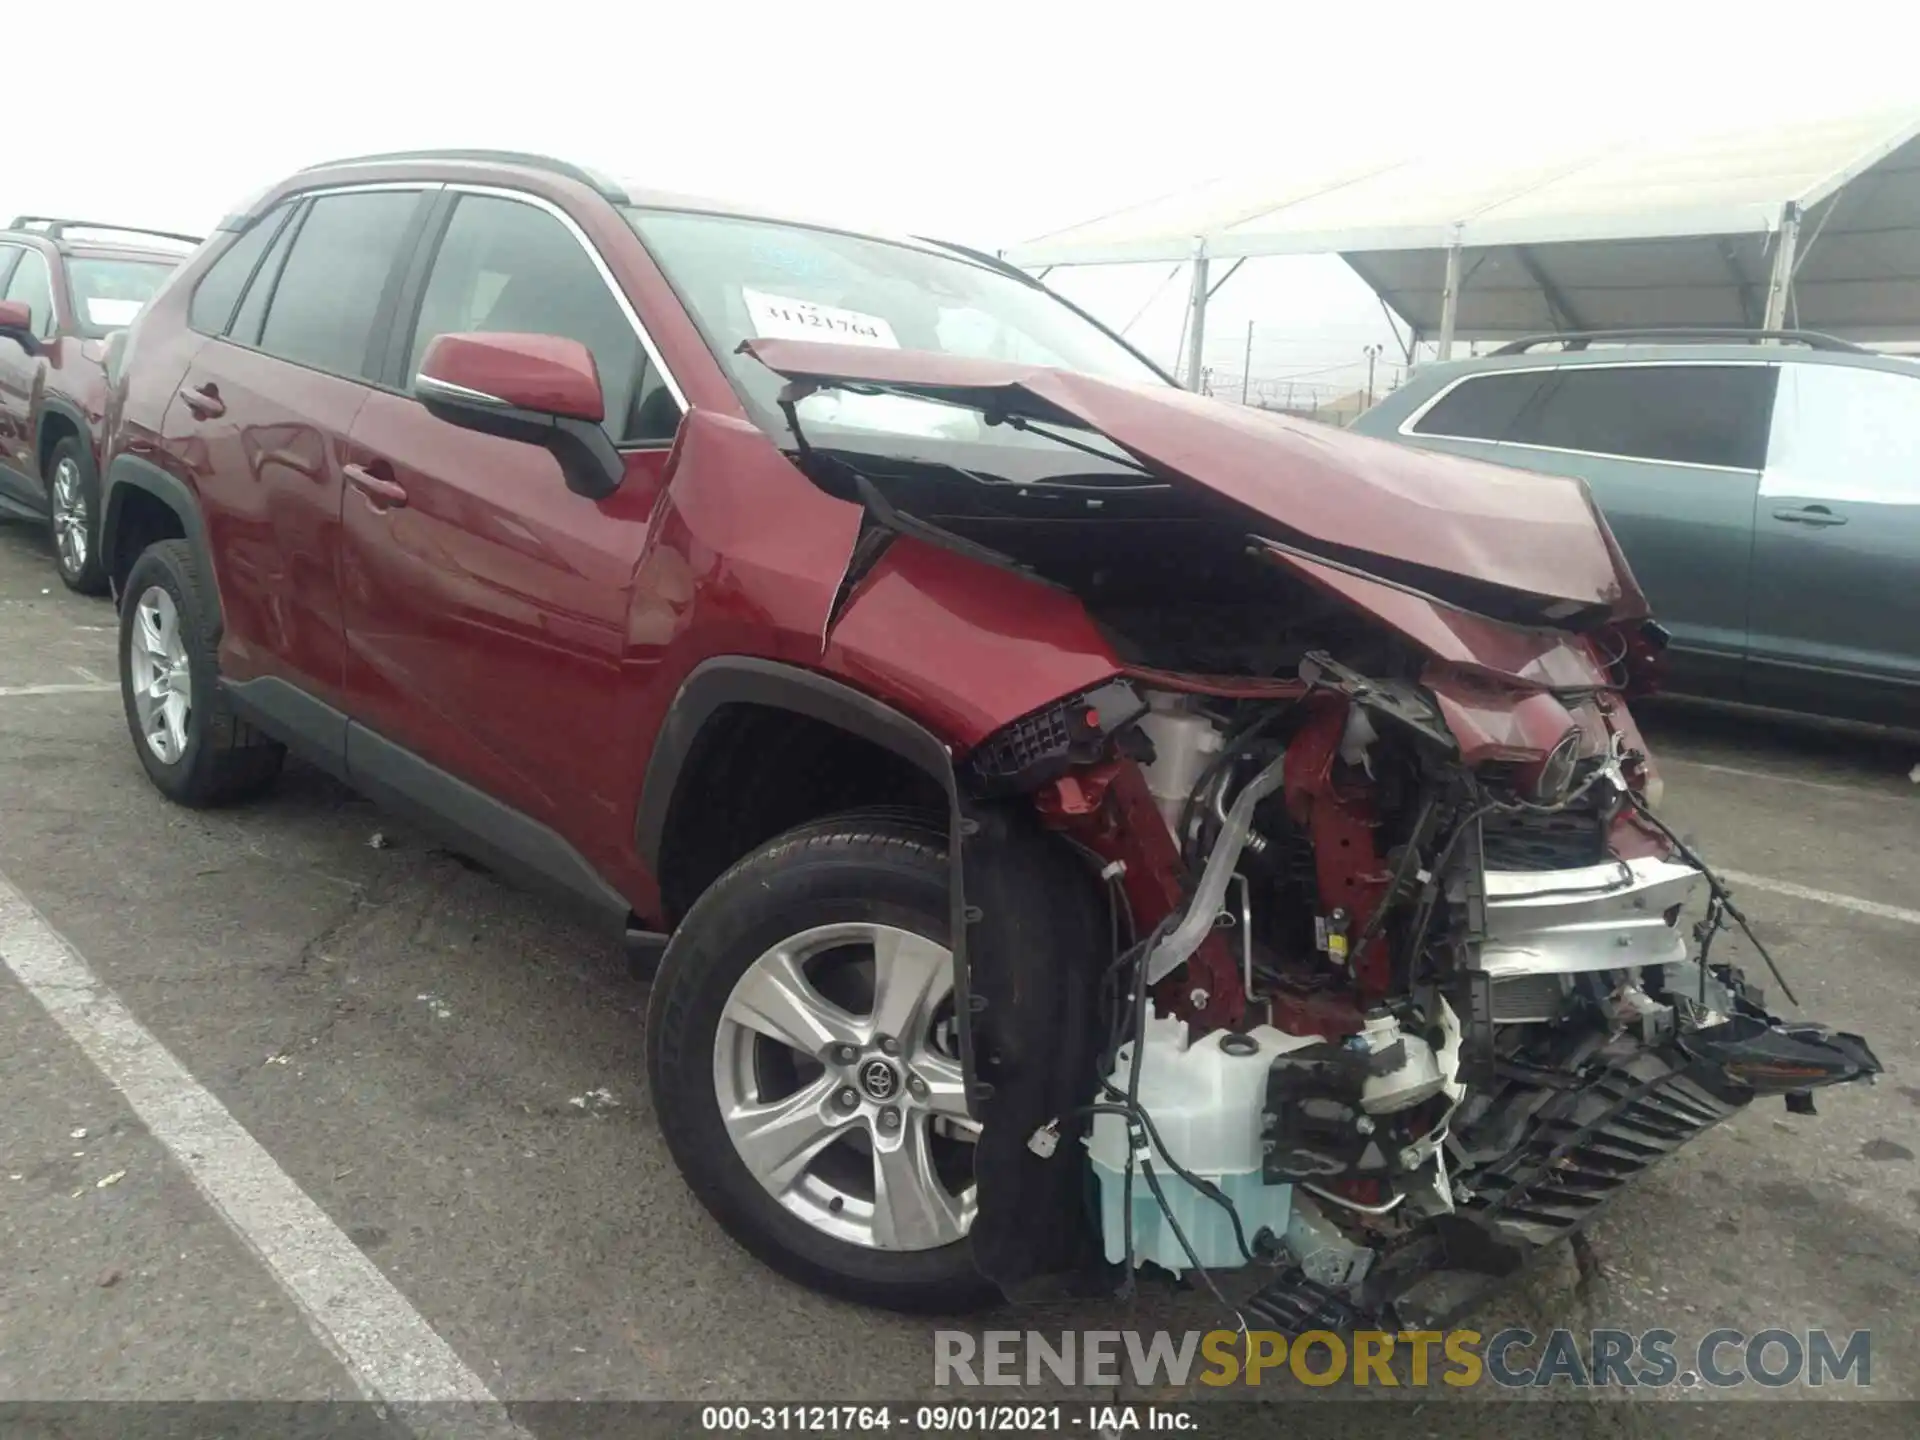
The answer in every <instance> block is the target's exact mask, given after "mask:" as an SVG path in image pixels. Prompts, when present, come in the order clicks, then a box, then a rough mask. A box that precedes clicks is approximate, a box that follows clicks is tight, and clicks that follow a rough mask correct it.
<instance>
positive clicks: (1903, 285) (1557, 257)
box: [1003, 107, 1920, 383]
mask: <svg viewBox="0 0 1920 1440" xmlns="http://www.w3.org/2000/svg"><path fill="white" fill-rule="evenodd" d="M1328 253H1333V254H1338V255H1340V256H1342V257H1343V258H1344V259H1345V260H1346V262H1347V263H1348V264H1349V265H1350V266H1352V268H1353V269H1354V271H1355V272H1356V273H1357V274H1358V275H1359V276H1360V278H1361V279H1363V280H1364V281H1366V282H1367V284H1368V285H1369V286H1371V287H1372V289H1373V290H1374V292H1375V293H1376V294H1377V295H1378V296H1379V297H1380V299H1381V301H1382V302H1383V303H1384V304H1385V305H1387V306H1388V307H1390V308H1391V310H1392V311H1393V312H1394V313H1395V314H1397V315H1398V316H1399V317H1400V318H1401V319H1402V320H1403V321H1404V322H1405V323H1406V324H1407V326H1408V329H1409V332H1410V335H1409V339H1408V341H1407V350H1408V358H1409V359H1411V358H1412V347H1413V345H1414V344H1416V343H1418V342H1419V341H1422V340H1433V341H1436V342H1437V344H1438V350H1439V354H1440V356H1441V358H1442V359H1444V358H1446V357H1447V355H1448V354H1449V352H1450V351H1451V349H1452V344H1453V341H1454V340H1455V339H1474V340H1498V339H1512V338H1515V337H1517V336H1521V335H1535V334H1542V333H1548V332H1553V331H1571V330H1645V329H1652V328H1662V327H1670V326H1692V327H1725V328H1739V329H1754V328H1766V329H1780V328H1782V327H1786V326H1792V327H1796V328H1802V329H1808V330H1821V331H1826V332H1828V333H1830V334H1834V335H1839V336H1843V337H1846V338H1849V339H1853V340H1859V341H1891V340H1911V339H1915V338H1920V107H1914V108H1912V109H1909V110H1904V111H1900V112H1894V113H1888V112H1884V111H1883V112H1877V113H1873V114H1867V115H1854V116H1845V117H1837V118H1832V119H1826V120H1817V121H1811V122H1799V123H1795V124H1792V125H1790V126H1782V127H1777V128H1774V129H1769V130H1762V131H1746V132H1741V133H1735V134H1722V135H1713V136H1705V137H1686V138H1678V137H1663V138H1654V139H1641V140H1633V141H1627V142H1621V143H1616V144H1611V145H1587V146H1584V147H1579V148H1576V149H1573V150H1570V151H1569V150H1563V151H1561V152H1560V153H1557V154H1553V153H1549V154H1537V155H1534V156H1531V157H1529V158H1527V159H1525V160H1520V161H1507V162H1504V163H1502V162H1498V161H1494V160H1491V159H1489V158H1487V157H1485V156H1476V155H1470V154H1469V155H1461V154H1453V155H1444V156H1437V157H1430V158H1426V159H1418V160H1399V161H1394V162H1390V163H1374V164H1366V165H1355V166H1350V167H1348V168H1346V169H1328V170H1324V171H1322V172H1320V173H1313V174H1297V175H1294V176H1292V177H1290V178H1282V179H1277V180H1276V179H1274V178H1271V177H1261V178H1245V177H1242V178H1235V179H1229V180H1223V181H1216V182H1214V183H1211V184H1209V185H1205V186H1202V187H1200V188H1198V189H1195V190H1190V191H1185V192H1182V193H1180V194H1176V195H1170V196H1166V197H1164V198H1162V199H1159V200H1155V201H1152V202H1149V203H1147V204H1144V205H1139V206H1136V207H1133V208H1131V209H1127V210H1123V211H1120V212H1117V213H1115V214H1112V215H1106V216H1102V217H1100V218H1098V219H1095V220H1090V221H1087V222H1086V223H1084V224H1081V225H1076V226H1073V227H1072V228H1070V229H1067V230H1061V231H1057V232H1055V233H1054V234H1051V235H1043V236H1041V237H1039V238H1038V239H1035V240H1030V241H1028V242H1027V243H1025V244H1023V245H1016V246H1014V247H1012V248H1011V249H1009V250H1007V251H1005V252H1003V254H1004V257H1005V258H1006V259H1007V260H1009V261H1011V262H1012V263H1014V264H1016V265H1020V266H1023V267H1026V268H1028V269H1037V268H1041V267H1052V266H1056V265H1100V264H1119V263H1125V262H1138V261H1191V262H1192V276H1191V279H1192V285H1191V290H1190V294H1189V302H1188V303H1189V307H1190V310H1191V314H1190V316H1189V320H1188V325H1187V335H1186V340H1187V378H1188V381H1189V383H1193V380H1194V379H1195V377H1197V376H1198V375H1199V373H1200V359H1199V357H1200V354H1201V346H1202V342H1203V339H1204V336H1205V326H1206V308H1207V298H1208V296H1209V294H1210V293H1211V291H1212V290H1215V289H1218V288H1219V283H1218V282H1214V281H1212V280H1211V278H1210V267H1211V266H1212V264H1213V263H1214V262H1216V261H1221V260H1232V261H1234V262H1236V263H1237V262H1240V261H1244V260H1246V259H1250V258H1254V257H1258V256H1270V255H1304V254H1328ZM1222 281H1224V277H1222Z"/></svg>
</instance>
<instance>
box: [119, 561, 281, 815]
mask: <svg viewBox="0 0 1920 1440" xmlns="http://www.w3.org/2000/svg"><path fill="white" fill-rule="evenodd" d="M217 613H218V612H217V611H216V609H215V607H214V605H213V603H212V601H211V598H210V597H209V596H208V594H207V590H206V586H205V583H204V582H203V580H202V579H201V576H200V566H199V561H198V560H197V559H196V558H195V556H194V552H193V547H192V546H190V545H189V544H187V542H186V541H184V540H162V541H160V542H158V543H157V544H154V545H150V546H148V547H147V549H146V550H145V551H143V552H142V553H141V555H140V558H139V559H138V560H136V561H134V563H133V569H132V570H131V571H130V572H129V573H128V575H127V583H126V586H125V588H124V590H123V591H122V602H121V607H120V697H121V701H122V703H123V704H124V706H125V708H126V713H127V729H128V730H129V731H130V732H131V733H132V736H133V748H134V753H135V754H137V755H138V756H139V757H140V763H141V765H142V766H144V767H145V769H146V772H147V778H148V779H149V780H151V781H153V783H154V787H155V788H156V789H158V790H159V791H160V793H161V794H163V795H165V796H166V797H167V798H168V799H169V800H172V801H174V802H175V803H176V804H180V805H190V806H193V807H195V808H199V807H203V806H210V805H224V804H228V803H230V802H232V801H235V800H241V799H244V798H246V797H247V796H249V795H253V794H257V793H258V792H259V791H261V790H263V789H265V788H266V787H267V786H268V785H270V784H272V783H273V780H274V777H275V776H277V775H278V774H279V773H280V766H281V763H282V762H283V761H284V760H285V758H286V750H285V748H284V747H283V746H282V745H280V744H279V742H278V741H275V740H271V739H269V738H268V737H267V736H266V735H264V734H262V733H261V732H260V731H258V730H256V729H254V728H253V727H252V726H251V725H248V724H247V723H246V722H245V721H243V720H241V719H240V718H239V717H238V716H236V715H235V714H234V713H233V712H232V710H231V709H229V708H228V705H227V700H226V696H225V695H224V694H223V693H222V691H221V689H220V670H219V665H218V662H217V661H216V660H215V657H214V641H213V636H214V634H215V629H214V622H215V617H216V615H217Z"/></svg>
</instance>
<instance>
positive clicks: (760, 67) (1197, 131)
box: [0, 0, 1920, 380]
mask: <svg viewBox="0 0 1920 1440" xmlns="http://www.w3.org/2000/svg"><path fill="white" fill-rule="evenodd" d="M58 13H59V15H60V16H62V17H67V18H64V19H62V20H60V21H59V23H58V26H57V30H58V32H59V33H61V34H62V35H63V36H66V38H64V39H63V41H62V43H61V44H59V45H57V46H55V47H53V49H51V50H48V49H46V48H45V47H44V46H43V47H41V51H40V52H38V53H39V54H40V59H39V60H36V61H34V62H31V63H32V65H33V66H34V67H35V68H34V79H33V80H32V81H31V82H28V83H29V84H30V92H29V91H23V90H22V89H21V88H20V87H19V85H15V86H14V87H11V91H10V96H11V98H10V101H9V110H10V118H9V121H8V127H7V128H8V135H7V140H6V143H5V145H4V148H0V215H11V214H14V213H17V212H20V211H25V210H31V211H34V212H37V213H48V212H52V213H58V214H77V215H84V216H86V217H87V218H90V219H91V218H97V219H101V220H116V221H126V222H129V223H141V224H148V225H155V226H160V227H164V228H182V229H190V230H196V231H199V230H204V229H205V228H207V227H209V226H211V225H212V224H213V223H214V222H215V221H217V220H218V218H219V217H220V216H221V215H222V214H224V213H225V212H226V211H227V210H229V209H231V208H232V207H233V206H234V205H235V204H236V203H237V202H239V201H240V200H241V199H243V198H244V197H245V196H247V195H248V194H249V193H250V192H252V191H254V190H257V189H259V188H262V187H264V186H266V185H268V184H270V183H272V182H274V181H275V180H277V179H279V178H281V177H282V176H283V175H285V174H286V173H287V172H288V171H290V170H293V169H295V168H297V167H299V166H301V165H305V164H310V163H313V162H315V161H320V160H325V159H328V158H331V157H336V156H341V155H347V154H355V153H364V152H368V151H379V150H392V149H403V148H411V147H415V146H452V145H458V146H492V147H500V148H512V149H524V150H538V151H545V152H548V153H551V154H555V155H560V156H564V157H566V158H568V159H571V160H576V161H578V162H580V163H583V164H586V165H590V166H593V167H595V168H597V169H600V170H604V171H606V172H608V173H611V174H614V175H617V176H620V177H622V178H628V179H635V180H641V181H644V182H645V183H647V184H650V185H655V186H659V187H661V188H668V189H681V190H691V191H694V192H701V193H708V194H716V195H724V196H729V197H733V198H739V199H746V200H758V201H762V202H765V203H768V204H770V205H777V206H782V207H785V208H789V209H798V210H804V211H807V212H811V213H817V214H821V215H824V216H830V217H837V218H843V219H847V220H851V221H855V222H861V221H865V222H867V223H869V224H875V225H879V226H882V227H885V228H889V229H893V230H908V231H914V232H917V233H927V234H938V235H942V236H945V237H948V238H953V239H959V240H965V241H968V242H969V243H973V244H977V245H980V246H982V247H983V248H988V249H994V248H998V247H1000V246H1003V245H1006V244H1009V243H1011V242H1013V241H1016V240H1020V239H1024V238H1027V237H1029V236H1032V235H1035V234H1039V233H1041V232H1044V231H1047V230H1052V229H1057V228H1060V227H1062V226H1064V225H1068V224H1071V223H1073V222H1075V221H1078V220H1081V219H1085V218H1087V217H1088V216H1091V215H1094V214H1098V213H1101V212H1104V211H1108V210H1113V209H1117V208H1120V207H1123V206H1125V205H1127V204H1128V203H1130V202H1132V201H1135V200H1140V199H1146V198H1149V197H1151V196H1154V195H1157V194H1162V193H1165V192H1167V191H1170V190H1176V189H1179V188H1181V187H1183V186H1185V185H1188V184H1192V183H1197V182H1198V181H1201V180H1204V179H1208V178H1211V177H1213V176H1217V175H1220V174H1222V173H1226V172H1236V171H1248V170H1259V169H1267V170H1273V171H1276V172H1284V171H1285V170H1286V169H1287V168H1288V167H1289V165H1290V164H1295V165H1297V164H1302V163H1306V162H1309V161H1312V160H1314V159H1317V158H1324V157H1325V156H1326V155H1327V154H1329V153H1332V154H1334V155H1336V156H1340V155H1344V154H1346V153H1349V152H1355V151H1358V152H1366V153H1372V152H1376V151H1381V150H1390V151H1398V152H1417V151H1421V150H1426V149H1430V148H1433V147H1437V146H1442V145H1459V144H1467V145H1478V146H1483V147H1489V148H1497V147H1498V146H1499V145H1500V144H1501V143H1502V142H1503V141H1505V140H1510V139H1511V138H1512V137H1514V136H1516V135H1525V136H1527V137H1529V138H1530V139H1532V140H1538V138H1539V137H1541V136H1542V135H1551V134H1553V133H1556V132H1561V133H1566V134H1568V135H1569V136H1575V135H1578V136H1582V137H1584V136H1591V135H1594V134H1610V133H1619V132H1622V131H1626V130H1633V131H1644V130H1647V129H1649V128H1654V127H1660V126H1674V127H1683V128H1686V129H1689V130H1703V129H1711V128H1732V127H1737V126H1740V125H1744V124H1750V123H1765V122H1767V121H1769V120H1771V119H1774V118H1776V117H1787V116H1791V115H1792V114H1795V113H1811V112H1819V111H1829V112H1831V111H1843V110H1857V109H1864V108H1868V107H1871V106H1874V105H1879V104H1887V103H1900V102H1903V101H1908V100H1911V99H1913V98H1915V97H1916V96H1920V86H1917V85H1916V82H1915V81H1914V79H1913V76H1914V73H1915V64H1916V56H1920V4H1915V3H1913V0H1822V3H1820V4H1817V5H1809V4H1796V5H1792V6H1775V5H1767V6H1753V7H1737V6H1730V5H1727V4H1725V3H1721V0H1662V3H1646V0H1608V3H1603V4H1594V3H1580V4H1572V3H1566V0H1532V3H1496V0H1440V3H1435V0H1427V3H1420V4H1414V3H1402V0H1373V3H1363V4H1324V5H1303V4H1297V3H1293V4H1290V3H1285V0H1279V3H1276V0H1267V3H1249V4H1242V3H1227V0H1219V3H1208V0H1187V3H1183V4H1177V5H1176V4H1166V3H1158V0H1132V3H1128V0H1109V3H1104V4H1078V3H1049V0H1019V3H1004V0H969V3H966V4H915V3H912V0H894V3H890V4H874V3H866V0H837V3H819V0H815V3H811V4H796V3H791V0H788V3H781V4H774V3H765V4H763V3H758V0H754V3H712V0H708V3H706V4H695V3H676V4H669V5H656V4H650V3H645V0H633V3H622V4H614V3H597V4H596V3H587V0H539V3H533V4H528V3H524V0H523V3H515V4H512V5H504V4H499V3H497V0H473V3H467V4H457V5H456V4H433V5H429V4H424V3H418V0H384V3H370V0H330V3H327V4H325V5H320V4H314V5H306V6H296V5H290V4H275V3H271V0H255V3H235V0H195V3H192V4H185V5H183V4H178V3H171V4H159V3H153V0H148V3H132V0H86V3H84V4H82V5H79V6H78V7H76V8H74V9H72V10H71V12H70V13H69V12H68V11H60V12H58ZM42 18H43V20H45V21H46V23H49V24H53V23H55V12H52V11H48V12H46V13H45V14H44V15H43V17H42ZM69 23H80V24H83V25H84V29H85V34H84V35H78V34H75V35H70V36H67V35H66V29H67V25H68V24H69ZM50 56H57V57H58V59H57V61H56V60H51V59H49V58H48V57H50ZM16 58H18V57H16ZM36 116H37V117H41V118H42V119H43V120H44V123H45V125H46V127H47V129H46V134H45V143H44V145H36V144H34V143H33V138H32V137H33V131H32V129H31V125H32V122H33V120H34V118H35V117H36ZM1167 268H1168V267H1165V266H1154V267H1125V268H1123V269H1118V270H1116V269H1107V270H1105V271H1102V272H1078V273H1069V272H1065V271H1056V272H1055V273H1054V275H1053V276H1051V277H1050V279H1049V283H1057V284H1059V285H1060V286H1061V288H1062V289H1063V290H1066V291H1067V292H1068V293H1071V294H1073V295H1074V296H1075V298H1077V299H1081V300H1083V301H1084V302H1086V303H1089V304H1090V305H1091V306H1092V308H1094V309H1096V310H1097V311H1098V312H1099V313H1101V314H1102V316H1103V318H1106V319H1108V320H1110V321H1112V322H1114V323H1116V324H1119V323H1125V322H1126V321H1128V320H1130V319H1132V318H1133V317H1134V315H1135V314H1136V312H1138V311H1140V310H1141V308H1142V306H1148V302H1149V300H1150V299H1152V298H1153V297H1154V295H1155V293H1156V287H1158V286H1159V285H1160V284H1161V282H1162V281H1163V279H1164V278H1165V276H1166V271H1167ZM1182 293H1183V282H1182V281H1181V280H1179V279H1176V280H1174V281H1173V282H1172V283H1170V284H1168V285H1166V287H1165V289H1164V290H1161V291H1159V293H1158V299H1157V300H1154V302H1153V303H1152V304H1151V305H1150V306H1148V308H1147V311H1146V313H1145V314H1144V315H1143V316H1142V317H1141V319H1140V320H1139V322H1138V324H1137V325H1136V327H1135V329H1134V330H1133V332H1132V337H1133V338H1135V339H1136V340H1138V341H1141V342H1142V343H1144V344H1145V345H1147V347H1148V348H1150V349H1152V350H1153V351H1154V352H1155V353H1156V354H1157V355H1158V356H1159V358H1162V359H1163V360H1171V359H1172V355H1173V351H1174V349H1175V347H1176V345H1177V343H1178V336H1179V330H1180V305H1181V298H1182ZM1249 319H1251V320H1254V321H1255V322H1256V324H1257V331H1256V341H1257V343H1256V353H1255V364H1254V371H1255V373H1256V375H1263V374H1264V375H1273V376H1279V375H1284V374H1288V373H1293V372H1304V371H1314V370H1324V368H1325V367H1327V366H1331V365H1341V364H1349V363H1351V362H1354V361H1357V360H1358V359H1359V350H1360V346H1361V345H1363V344H1366V343H1368V342H1369V341H1373V340H1380V339H1384V338H1385V329H1384V326H1383V324H1382V323H1381V321H1380V319H1379V311H1378V307H1377V306H1376V305H1375V304H1374V302H1373V300H1372V298H1371V295H1370V293H1369V292H1368V291H1367V290H1366V289H1365V287H1364V286H1362V285H1361V284H1360V283H1359V281H1358V280H1357V279H1355V278H1354V277H1353V276H1352V275H1351V273H1350V272H1348V271H1347V270H1346V269H1345V267H1344V266H1343V265H1342V264H1341V263H1340V262H1339V261H1338V260H1333V259H1329V260H1315V259H1300V260H1291V259H1290V260H1268V261H1260V262H1255V263H1253V264H1249V265H1248V266H1247V267H1245V269H1243V270H1242V271H1241V272H1240V274H1239V275H1238V276H1236V277H1235V278H1234V279H1233V280H1232V281H1231V282H1230V283H1229V284H1228V285H1227V286H1226V287H1225V288H1224V289H1222V290H1221V292H1220V295H1219V298H1218V300H1217V302H1216V304H1215V308H1214V315H1213V319H1212V322H1211V336H1212V340H1213V343H1212V344H1211V345H1210V346H1209V347H1208V348H1209V360H1210V361H1211V362H1213V363H1215V364H1217V365H1219V366H1222V367H1223V368H1227V369H1232V370H1236V371H1237V370H1238V369H1239V368H1240V352H1241V346H1242V345H1243V344H1244V341H1245V327H1246V324H1247V321H1248V320H1249ZM1351 376H1352V372H1351V371H1349V372H1347V373H1346V374H1344V375H1341V374H1335V375H1333V376H1332V377H1331V378H1334V379H1348V380H1350V379H1351ZM1303 378H1304V377H1303ZM1312 378H1315V379H1327V378H1329V376H1328V375H1326V374H1320V375H1316V376H1314V377H1312Z"/></svg>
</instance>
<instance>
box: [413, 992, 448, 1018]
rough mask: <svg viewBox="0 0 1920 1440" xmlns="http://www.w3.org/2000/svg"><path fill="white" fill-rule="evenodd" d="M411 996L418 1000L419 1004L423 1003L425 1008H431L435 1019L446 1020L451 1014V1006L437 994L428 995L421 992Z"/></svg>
mask: <svg viewBox="0 0 1920 1440" xmlns="http://www.w3.org/2000/svg"><path fill="white" fill-rule="evenodd" d="M413 998H414V999H416V1000H418V1001H419V1002H420V1003H421V1004H423V1005H425V1006H426V1007H427V1009H429V1010H431V1011H432V1012H433V1018H434V1019H436V1020H446V1019H449V1018H451V1017H452V1015H453V1007H452V1006H451V1005H449V1004H447V1002H446V1001H444V1000H442V999H441V998H440V997H439V996H438V995H428V994H424V993H423V994H419V995H416V996H414V997H413Z"/></svg>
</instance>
